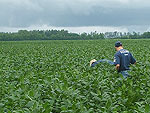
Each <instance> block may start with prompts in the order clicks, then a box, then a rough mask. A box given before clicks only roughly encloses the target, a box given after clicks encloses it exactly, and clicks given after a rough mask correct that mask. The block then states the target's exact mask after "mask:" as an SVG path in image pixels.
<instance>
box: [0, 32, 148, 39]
mask: <svg viewBox="0 0 150 113" xmlns="http://www.w3.org/2000/svg"><path fill="white" fill-rule="evenodd" d="M105 38H118V39H147V38H150V32H145V33H143V34H140V33H136V32H133V33H129V32H128V33H122V32H117V31H115V32H106V33H97V32H96V31H95V32H91V33H81V34H77V33H69V32H68V31H67V30H33V31H27V30H19V31H18V32H12V33H11V32H7V33H4V32H1V33H0V41H23V40H89V39H90V40H92V39H105Z"/></svg>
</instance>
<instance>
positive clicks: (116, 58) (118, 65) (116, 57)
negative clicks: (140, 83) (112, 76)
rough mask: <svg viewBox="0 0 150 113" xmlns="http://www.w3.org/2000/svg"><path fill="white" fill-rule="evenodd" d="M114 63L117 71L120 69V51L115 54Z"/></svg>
mask: <svg viewBox="0 0 150 113" xmlns="http://www.w3.org/2000/svg"><path fill="white" fill-rule="evenodd" d="M114 65H115V68H116V70H117V71H119V68H120V57H119V53H117V54H115V57H114Z"/></svg>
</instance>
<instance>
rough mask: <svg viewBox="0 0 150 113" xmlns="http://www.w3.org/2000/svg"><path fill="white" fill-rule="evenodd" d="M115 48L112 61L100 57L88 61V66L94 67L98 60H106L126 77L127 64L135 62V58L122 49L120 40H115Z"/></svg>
mask: <svg viewBox="0 0 150 113" xmlns="http://www.w3.org/2000/svg"><path fill="white" fill-rule="evenodd" d="M115 49H116V51H117V52H116V54H115V57H114V62H112V61H109V60H106V59H102V60H99V61H96V60H95V59H93V60H91V61H90V66H91V67H94V66H95V65H96V64H98V63H99V62H107V63H109V64H110V65H115V67H116V70H117V71H118V72H119V73H121V74H122V75H123V77H124V78H126V77H128V76H129V74H128V70H130V68H129V66H130V64H135V63H136V60H135V59H134V57H133V56H132V54H131V53H130V52H129V51H128V50H126V49H123V46H122V43H121V42H120V41H117V42H116V43H115Z"/></svg>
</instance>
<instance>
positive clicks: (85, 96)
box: [0, 39, 150, 113]
mask: <svg viewBox="0 0 150 113" xmlns="http://www.w3.org/2000/svg"><path fill="white" fill-rule="evenodd" d="M116 41H117V40H76V41H75V40H74V41H71V40H70V41H68V40H64V41H60V40H59V41H57V40H52V41H18V42H17V41H16V42H13V41H12V42H5V41H3V42H0V113H148V112H150V40H142V39H141V40H121V42H122V43H123V46H124V48H125V49H128V50H129V51H130V52H131V53H132V54H133V56H134V57H135V59H136V60H137V64H136V65H132V66H131V67H130V68H131V71H130V75H131V76H130V77H129V78H127V79H124V78H123V77H122V75H121V74H118V73H117V71H116V70H115V67H114V66H111V65H109V64H106V63H100V64H98V65H96V66H95V67H92V68H91V67H90V66H89V62H90V60H92V59H96V60H100V59H109V60H112V61H113V58H114V54H115V52H116V51H115V48H114V43H115V42H116Z"/></svg>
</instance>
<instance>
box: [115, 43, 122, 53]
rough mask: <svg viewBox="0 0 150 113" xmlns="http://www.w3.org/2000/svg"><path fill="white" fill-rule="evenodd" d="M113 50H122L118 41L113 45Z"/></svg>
mask: <svg viewBox="0 0 150 113" xmlns="http://www.w3.org/2000/svg"><path fill="white" fill-rule="evenodd" d="M115 49H116V51H119V50H120V49H123V46H122V43H121V42H120V41H117V42H116V43H115Z"/></svg>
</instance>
